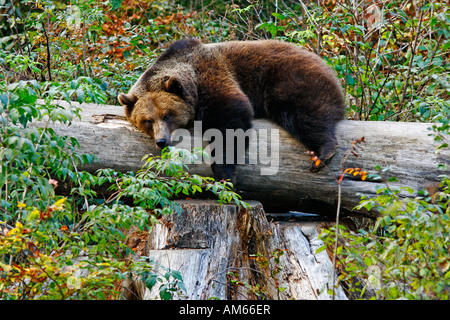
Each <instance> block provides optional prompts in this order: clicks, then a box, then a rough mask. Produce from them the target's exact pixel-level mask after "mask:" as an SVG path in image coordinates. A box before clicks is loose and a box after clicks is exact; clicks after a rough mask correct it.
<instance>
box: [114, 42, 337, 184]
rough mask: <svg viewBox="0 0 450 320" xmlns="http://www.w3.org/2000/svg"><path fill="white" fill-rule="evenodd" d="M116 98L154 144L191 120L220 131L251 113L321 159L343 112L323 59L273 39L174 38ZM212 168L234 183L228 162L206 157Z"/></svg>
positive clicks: (246, 122) (328, 152)
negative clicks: (205, 40)
mask: <svg viewBox="0 0 450 320" xmlns="http://www.w3.org/2000/svg"><path fill="white" fill-rule="evenodd" d="M118 99H119V101H120V103H121V104H122V105H124V106H125V114H126V116H127V118H128V120H129V121H130V122H131V123H133V124H134V125H136V126H137V127H138V128H140V129H141V130H142V131H144V132H146V133H147V134H149V135H151V136H152V137H154V139H155V142H156V145H157V146H158V147H159V148H164V147H165V146H167V145H170V144H171V134H172V132H173V131H174V130H175V129H177V128H180V127H190V126H192V124H193V122H194V121H195V120H201V121H202V128H203V130H204V131H205V130H208V129H210V128H215V129H218V130H220V131H221V132H223V133H225V130H226V129H235V130H236V129H243V130H244V131H246V130H247V129H249V128H250V127H251V120H252V119H253V118H267V119H269V120H272V121H274V122H275V123H277V124H278V125H280V126H282V127H283V128H285V129H286V130H287V131H288V132H289V133H290V134H291V135H292V136H294V137H295V138H296V139H298V140H299V141H300V142H301V143H303V144H304V145H305V146H306V147H307V148H309V149H310V150H311V151H314V153H315V154H316V155H317V156H318V157H319V159H320V160H322V162H324V163H326V162H327V160H329V159H330V158H331V157H332V156H333V154H334V152H335V149H336V147H337V141H336V137H335V127H336V124H337V123H338V122H339V121H340V120H342V119H343V117H344V111H345V104H344V98H343V95H342V91H341V86H340V83H339V81H338V80H337V79H336V77H335V74H334V72H333V70H332V69H331V68H330V67H328V66H327V64H326V63H325V61H323V60H322V59H321V58H320V57H319V56H318V55H316V54H313V53H311V52H309V51H307V50H305V49H303V48H300V47H298V46H296V45H294V44H290V43H285V42H281V41H275V40H259V41H230V42H223V43H215V44H203V43H202V42H200V41H199V40H197V39H185V40H179V41H176V42H174V43H173V44H172V45H171V46H170V47H169V48H168V49H167V50H166V51H165V52H164V53H163V54H161V56H160V57H159V58H158V59H157V60H156V62H155V63H154V64H153V65H152V66H151V67H150V68H149V69H147V70H146V71H145V72H144V73H143V74H142V75H141V77H140V78H139V79H138V81H137V82H136V83H135V84H134V85H133V86H132V88H131V89H130V90H129V92H128V94H123V93H121V94H120V95H119V96H118ZM223 136H224V137H225V134H224V135H223ZM224 145H226V142H224ZM223 154H224V157H225V154H226V151H225V152H223ZM212 170H213V173H214V176H215V178H216V179H218V180H226V179H230V180H231V181H232V182H235V163H231V164H230V163H225V161H224V162H223V163H222V164H217V163H213V164H212Z"/></svg>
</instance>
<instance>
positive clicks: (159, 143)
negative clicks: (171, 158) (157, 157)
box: [156, 139, 166, 149]
mask: <svg viewBox="0 0 450 320" xmlns="http://www.w3.org/2000/svg"><path fill="white" fill-rule="evenodd" d="M156 145H157V146H158V148H160V149H162V148H164V147H165V146H166V139H159V140H156Z"/></svg>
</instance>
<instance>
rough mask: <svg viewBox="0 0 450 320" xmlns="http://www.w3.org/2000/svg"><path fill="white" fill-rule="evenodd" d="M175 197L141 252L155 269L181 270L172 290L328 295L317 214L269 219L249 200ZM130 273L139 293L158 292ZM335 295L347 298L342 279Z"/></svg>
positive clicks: (204, 294) (189, 294) (200, 294)
mask: <svg viewBox="0 0 450 320" xmlns="http://www.w3.org/2000/svg"><path fill="white" fill-rule="evenodd" d="M178 203H179V204H180V205H181V207H182V209H183V210H182V213H181V214H180V215H178V214H177V213H174V214H172V215H170V216H165V217H163V218H162V219H161V220H160V223H159V224H157V225H156V226H155V227H154V228H153V230H152V232H151V233H149V235H148V239H147V242H146V245H145V250H144V252H143V255H145V256H147V257H149V258H151V259H152V260H154V261H156V262H157V264H156V268H155V272H158V271H159V272H161V273H162V274H164V272H165V271H166V270H167V268H170V269H171V270H177V271H180V273H181V275H182V277H183V282H184V286H185V288H186V292H184V293H183V294H182V295H180V296H176V297H175V298H178V299H190V300H205V299H211V298H218V299H221V300H225V299H226V300H242V299H252V300H254V299H269V300H289V299H295V300H298V299H307V300H328V299H330V298H331V296H330V295H329V294H328V292H327V290H328V289H330V288H331V287H332V260H330V257H329V256H328V254H327V252H326V251H322V252H320V253H316V250H317V248H319V247H321V246H322V245H323V243H322V241H321V240H320V239H319V238H318V235H319V232H320V229H321V227H322V226H323V222H311V221H304V222H296V223H289V222H288V223H285V222H281V223H271V222H269V221H268V220H267V218H266V214H265V212H264V209H263V207H262V205H261V204H260V203H259V202H256V201H251V202H250V205H251V210H248V211H246V210H243V209H242V208H239V207H237V206H236V205H232V204H229V205H219V204H218V203H217V202H216V201H212V200H209V201H208V200H182V201H178ZM278 259H279V260H278ZM135 280H136V281H135V282H136V283H134V286H137V287H139V288H140V289H139V290H137V291H138V292H140V294H141V296H140V298H143V299H155V298H157V297H159V295H158V289H159V287H158V286H155V287H154V288H153V289H152V291H149V290H148V289H145V288H144V286H143V284H142V283H139V279H135ZM135 291H136V290H135ZM335 298H336V299H347V297H346V295H345V293H344V291H343V289H342V288H341V287H338V289H337V290H336V297H335Z"/></svg>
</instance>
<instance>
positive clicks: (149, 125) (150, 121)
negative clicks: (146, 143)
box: [142, 119, 153, 128]
mask: <svg viewBox="0 0 450 320" xmlns="http://www.w3.org/2000/svg"><path fill="white" fill-rule="evenodd" d="M142 123H143V124H144V126H147V127H149V128H151V127H152V126H153V120H151V119H147V120H144V121H142Z"/></svg>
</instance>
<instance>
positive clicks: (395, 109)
mask: <svg viewBox="0 0 450 320" xmlns="http://www.w3.org/2000/svg"><path fill="white" fill-rule="evenodd" d="M0 17H1V20H0V133H1V136H0V201H1V203H0V220H1V223H0V232H1V236H0V241H1V246H0V268H1V269H0V291H1V294H0V298H2V299H38V298H40V299H66V298H73V299H106V298H109V299H116V298H118V297H119V296H120V293H121V290H122V289H121V288H120V283H121V281H122V280H124V279H126V278H127V277H130V275H131V274H132V273H134V274H142V275H145V277H144V280H145V282H146V284H147V285H148V287H152V286H155V285H158V288H159V290H160V296H161V298H164V299H170V298H172V297H173V295H174V294H177V293H178V292H180V290H182V288H183V284H182V277H181V275H179V274H177V273H176V272H173V271H170V270H168V271H167V273H165V274H154V273H152V269H151V266H152V264H151V262H149V261H145V260H136V259H133V258H132V256H133V252H132V250H130V249H129V248H128V247H126V245H125V238H126V233H127V230H128V229H129V228H130V226H131V225H135V226H139V228H140V229H141V230H147V229H148V228H150V227H151V225H152V224H153V223H155V220H156V218H155V217H156V216H157V215H159V214H164V213H167V212H170V211H172V210H173V209H176V205H175V204H174V203H173V202H172V201H171V200H170V199H171V198H172V196H173V195H175V194H177V193H179V192H184V193H186V194H189V193H191V192H200V191H202V190H205V189H210V190H213V191H214V192H215V193H216V194H217V195H218V197H219V198H220V199H221V200H222V201H229V200H232V199H234V200H239V199H238V198H237V195H236V194H234V193H233V192H231V191H230V188H229V187H230V186H229V185H226V184H217V183H214V182H213V181H211V180H208V179H205V178H202V177H197V176H190V175H188V174H186V173H185V172H184V168H183V166H182V165H181V163H179V162H177V159H178V157H179V155H178V154H177V153H176V152H175V151H172V152H168V153H166V154H163V155H162V157H160V158H150V159H148V161H147V162H145V167H144V168H143V170H142V172H140V173H137V174H131V173H127V174H125V173H117V172H111V171H108V170H103V171H100V172H98V173H97V174H96V175H91V174H88V173H86V172H80V171H78V170H77V167H78V166H79V165H80V164H81V163H87V162H91V161H94V157H93V156H92V155H84V154H78V153H77V141H76V140H75V139H73V138H71V137H61V136H58V135H56V134H55V133H54V132H53V131H52V130H51V129H50V128H43V129H36V128H33V127H32V126H31V125H30V123H32V122H33V121H36V120H45V121H48V123H50V122H61V123H66V122H70V121H72V120H73V119H74V118H76V117H77V116H78V110H77V108H76V107H72V108H70V109H62V108H59V107H57V106H55V105H53V104H52V103H51V101H53V100H55V99H63V100H67V101H79V102H83V101H85V102H95V103H108V104H117V103H116V97H117V94H118V93H119V92H126V91H127V90H128V89H129V87H130V86H131V85H132V84H133V83H134V82H135V81H136V79H137V77H138V76H139V75H140V74H141V73H142V72H143V71H144V70H145V69H146V68H147V67H148V66H149V65H150V64H151V63H152V62H153V61H154V59H155V58H156V57H157V56H158V55H159V54H160V53H161V52H162V51H163V50H164V49H165V48H166V47H167V46H168V45H169V44H170V43H171V42H173V41H174V40H177V39H180V38H185V37H196V38H199V39H201V40H203V41H204V42H218V41H226V40H253V39H280V40H283V41H287V42H293V43H296V44H298V45H302V46H305V47H307V48H309V49H310V50H312V51H314V52H316V53H317V54H319V55H321V56H322V57H323V58H324V59H326V60H327V61H328V63H329V64H330V65H331V66H333V67H334V69H335V70H336V73H337V75H338V77H339V79H340V80H341V83H342V86H343V89H344V93H345V97H346V101H347V105H348V118H349V119H358V120H378V121H379V120H388V121H422V122H440V123H441V125H439V126H434V131H432V132H434V135H435V139H436V141H437V143H438V145H439V148H445V147H448V145H447V141H448V127H449V125H448V118H449V114H450V103H449V91H450V83H449V63H448V61H449V54H450V52H449V48H450V23H449V22H450V10H449V5H448V2H447V1H445V0H432V1H425V0H416V1H412V0H392V1H384V0H378V1H372V0H367V1H352V0H326V1H306V0H298V1H293V0H285V1H281V0H280V1H264V0H255V1H221V0H217V1H206V0H204V1H153V0H122V1H121V0H109V1H103V2H100V1H94V0H73V1H70V2H67V1H59V0H55V1H51V0H35V1H31V0H15V1H9V0H0ZM38 99H41V100H38ZM38 101H39V103H37V102H38ZM432 149H433V146H430V150H432ZM185 156H195V155H192V154H185ZM149 168H151V169H152V170H149ZM443 169H444V170H447V169H448V168H443ZM380 170H381V168H380ZM166 171H167V173H169V174H170V175H171V176H173V179H169V180H168V179H163V178H161V176H160V175H159V173H161V172H166ZM444 173H445V172H444ZM63 180H65V181H67V180H70V181H71V182H72V185H73V188H72V190H71V193H70V195H69V196H67V197H61V196H58V195H56V194H55V187H56V186H57V184H58V183H61V181H63ZM441 181H442V185H441V189H439V190H435V191H427V192H424V191H421V192H417V190H412V191H411V192H413V193H414V194H417V198H415V199H414V201H413V202H405V201H404V200H400V199H398V198H396V194H397V193H396V191H394V190H392V189H391V188H389V187H388V186H387V187H386V189H383V190H380V191H379V193H380V197H379V198H378V199H363V200H362V201H363V202H362V204H361V205H365V206H369V205H370V206H379V207H380V208H382V209H383V210H384V211H385V212H387V214H386V216H385V217H384V218H383V219H381V220H379V221H377V223H376V224H375V225H374V226H373V227H372V228H371V229H370V230H368V229H365V230H360V231H356V232H353V233H350V232H348V233H346V232H347V231H345V232H343V234H342V236H343V237H344V238H346V239H347V240H348V241H347V245H346V246H345V247H341V249H340V250H338V252H339V254H340V259H341V260H340V261H341V262H342V263H341V265H340V272H341V277H340V280H341V281H345V283H347V286H348V287H349V290H350V291H352V292H356V293H355V296H354V297H355V298H361V297H368V296H367V295H365V294H366V293H367V292H368V290H369V291H370V286H369V285H368V284H371V283H372V282H370V281H369V278H370V277H372V278H370V279H373V273H371V274H369V273H368V272H367V270H368V267H370V266H372V269H374V268H373V266H376V267H377V268H375V270H378V271H377V272H378V273H377V274H379V275H380V276H379V277H378V278H377V279H378V280H379V281H380V283H383V285H378V286H375V287H376V288H378V290H372V291H373V292H372V294H371V295H369V297H376V298H379V299H396V298H413V299H416V298H435V299H436V298H439V299H443V298H448V296H449V293H448V291H449V278H450V274H449V267H450V262H449V258H448V250H449V247H448V243H449V241H448V240H449V229H450V225H449V221H448V220H449V219H448V215H449V209H448V202H449V188H448V183H449V182H448V181H449V180H448V177H447V176H445V175H442V177H441ZM108 182H110V183H111V182H114V183H115V185H116V186H118V189H117V195H118V196H117V197H116V198H115V199H111V200H110V201H106V199H98V198H97V195H96V194H95V191H93V188H94V186H96V185H99V184H104V183H108ZM135 185H139V186H140V190H141V191H143V192H142V193H138V192H136V189H135V188H134V187H133V186H135ZM125 197H127V198H129V199H132V201H131V202H124V201H123V199H125ZM424 219H426V221H425V222H424V221H423V220H424ZM421 228H426V229H425V230H423V229H421ZM411 233H414V236H415V237H416V238H414V237H412V236H411ZM425 235H426V237H428V238H425ZM328 236H329V238H330V239H331V238H332V236H333V230H330V233H329V235H328ZM328 236H327V234H325V235H324V239H325V240H326V239H327V237H328ZM417 237H418V238H417ZM430 237H432V238H433V239H436V237H437V238H439V239H441V240H439V241H435V242H433V245H430V241H429V239H430ZM408 239H409V240H408ZM330 244H331V243H330ZM344 248H349V249H348V250H347V249H344ZM399 248H401V249H399ZM368 249H369V250H368ZM394 249H395V250H397V251H396V252H400V253H402V254H403V255H399V254H400V253H399V254H398V255H393V254H392V252H393V251H392V250H394ZM380 257H383V258H382V259H380ZM391 257H395V258H391ZM84 271H89V272H88V273H83V272H84ZM385 271H386V272H385ZM80 274H83V275H84V276H83V277H80ZM163 278H166V279H167V280H169V283H168V284H167V285H163V284H162V279H163ZM372 284H373V283H372ZM368 288H369V289H368ZM376 288H375V289H376ZM380 288H381V289H380ZM392 288H394V289H392ZM395 288H397V289H395ZM399 288H400V289H399Z"/></svg>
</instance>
